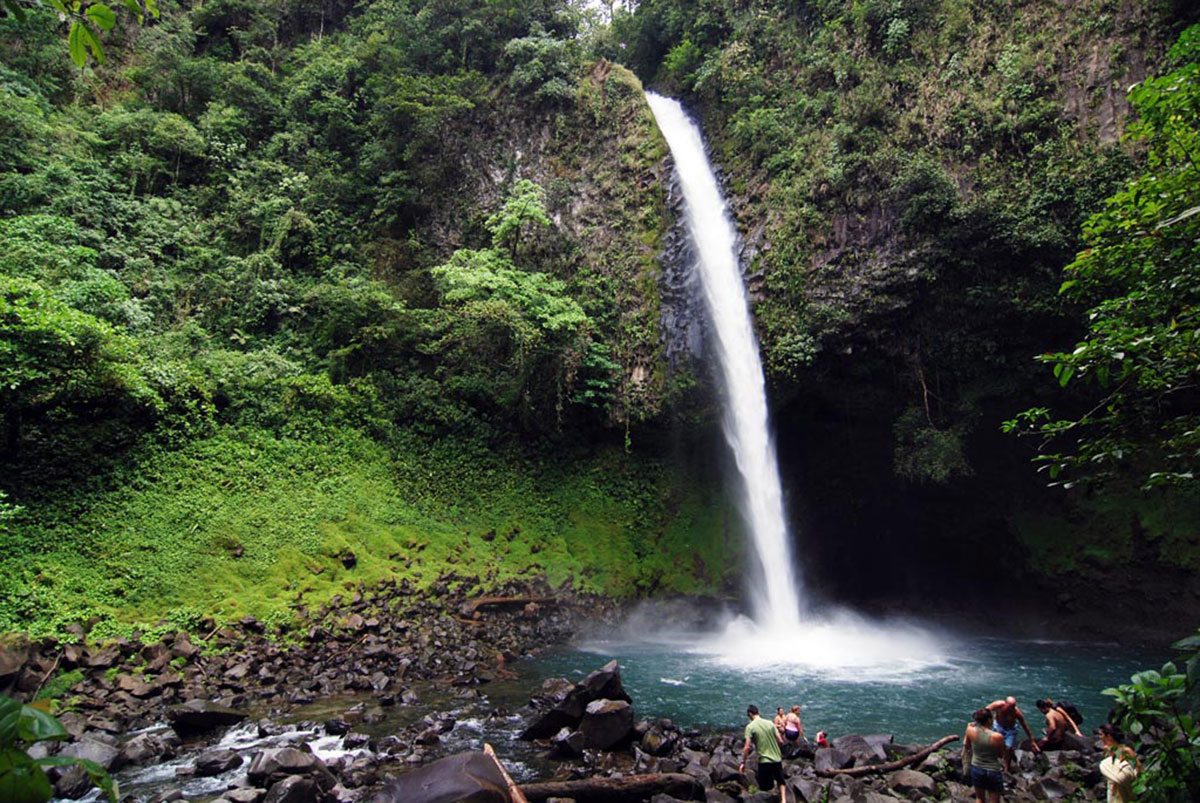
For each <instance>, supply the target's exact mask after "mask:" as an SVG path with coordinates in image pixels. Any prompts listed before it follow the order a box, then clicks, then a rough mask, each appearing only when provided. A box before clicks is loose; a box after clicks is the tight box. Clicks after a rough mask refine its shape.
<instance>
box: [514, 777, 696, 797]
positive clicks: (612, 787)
mask: <svg viewBox="0 0 1200 803" xmlns="http://www.w3.org/2000/svg"><path fill="white" fill-rule="evenodd" d="M521 791H522V792H524V793H525V797H527V798H528V799H529V803H540V801H543V800H546V799H548V798H552V797H565V798H573V799H574V800H575V801H577V803H627V802H628V801H631V800H646V799H649V798H651V797H653V796H654V795H657V794H664V795H670V796H671V797H676V798H679V799H680V800H704V787H703V786H701V785H700V782H699V781H697V780H696V779H695V778H693V777H692V776H690V775H684V774H683V773H681V772H662V773H655V774H653V775H625V776H621V777H614V778H580V779H579V780H577V781H544V782H542V783H527V784H523V785H522V786H521Z"/></svg>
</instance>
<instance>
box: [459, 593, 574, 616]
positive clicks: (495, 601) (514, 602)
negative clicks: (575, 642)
mask: <svg viewBox="0 0 1200 803" xmlns="http://www.w3.org/2000/svg"><path fill="white" fill-rule="evenodd" d="M531 602H535V603H537V604H539V605H555V604H557V603H558V600H556V599H555V598H554V597H478V598H476V599H473V600H471V601H470V602H467V603H465V604H464V605H463V607H462V611H463V613H464V614H466V615H467V616H473V615H474V614H475V612H476V611H477V610H479V609H480V608H516V607H524V606H526V605H528V604H529V603H531Z"/></svg>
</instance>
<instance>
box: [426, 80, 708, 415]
mask: <svg viewBox="0 0 1200 803" xmlns="http://www.w3.org/2000/svg"><path fill="white" fill-rule="evenodd" d="M454 137H455V141H454V142H453V143H450V144H449V146H448V147H450V148H451V149H453V150H455V151H456V152H459V153H461V154H462V159H461V165H460V167H461V169H460V170H459V172H458V175H459V176H460V179H459V181H458V183H457V184H455V185H454V186H451V187H449V188H448V191H447V192H446V194H445V195H444V196H443V197H441V198H439V199H437V201H436V202H435V204H434V209H433V213H432V219H431V222H430V226H429V230H430V232H431V238H432V243H431V246H432V248H433V249H434V250H435V251H436V252H438V253H439V254H448V253H449V252H450V251H452V250H453V249H455V248H459V247H471V246H472V245H474V244H475V242H474V241H475V240H477V239H478V238H479V236H480V232H481V230H482V225H481V217H480V210H489V209H494V208H496V207H497V206H498V205H499V203H500V201H501V199H502V198H503V195H504V193H505V191H506V189H507V188H508V186H510V185H511V183H512V182H513V181H515V180H517V179H521V178H528V179H532V180H533V181H535V182H537V183H538V184H540V185H541V186H542V187H544V188H545V189H546V190H547V205H548V208H549V212H550V214H551V217H552V219H553V221H554V231H552V232H549V233H545V234H542V235H540V236H539V240H538V242H537V243H536V244H535V245H534V249H535V252H536V253H537V254H538V256H539V257H541V258H542V259H543V262H545V263H547V264H550V265H552V266H553V269H554V271H555V273H556V274H557V275H558V276H559V277H560V278H563V279H566V280H567V281H568V282H569V286H570V289H571V292H572V294H573V295H574V296H575V297H576V298H577V299H578V300H579V301H580V303H581V304H582V305H583V306H584V308H585V310H587V311H588V312H589V314H592V315H593V317H594V318H595V320H596V323H597V325H598V327H599V329H600V330H601V331H600V335H601V337H602V339H603V340H604V341H605V342H607V343H608V344H609V345H611V347H612V354H611V357H612V359H613V361H614V362H615V363H617V364H618V365H619V366H620V369H619V370H620V379H619V388H618V391H617V400H618V401H617V404H616V405H615V406H614V407H613V409H612V411H611V420H612V423H614V424H617V423H619V424H622V425H623V424H624V423H625V422H626V421H627V420H632V421H633V422H638V421H645V420H650V419H654V418H656V417H657V416H659V415H661V414H662V413H663V412H664V409H665V404H666V401H667V397H668V396H669V395H670V394H671V392H672V390H671V388H670V387H669V377H670V373H669V370H668V367H669V366H670V365H678V362H679V360H678V355H679V354H681V353H686V352H688V351H689V350H694V349H695V348H696V341H697V337H698V335H697V332H696V329H695V326H696V321H697V317H696V315H695V314H694V311H693V310H692V309H691V308H690V305H691V304H692V301H691V298H690V291H689V290H688V282H689V280H688V274H687V272H686V271H683V270H681V269H680V266H681V265H682V264H683V262H682V249H683V248H684V247H685V246H684V245H683V243H682V241H681V239H680V237H679V235H678V233H677V232H676V231H675V230H674V229H673V228H672V226H673V225H674V222H675V221H674V217H673V214H672V212H671V210H670V209H669V208H668V205H669V193H670V164H669V161H668V159H667V149H666V143H665V142H664V141H663V139H662V137H661V135H660V134H659V133H658V129H657V127H656V126H655V124H654V120H653V116H652V114H651V112H650V109H649V107H648V106H647V105H646V102H645V97H644V94H643V90H642V85H641V82H640V81H639V80H638V79H637V78H636V77H635V76H634V75H633V74H632V73H631V72H629V71H628V70H627V69H625V68H624V67H621V66H619V65H616V64H613V63H611V62H608V61H603V60H601V61H599V62H596V63H594V64H591V65H589V66H588V67H587V68H586V73H585V75H583V76H582V78H581V80H580V82H579V85H578V88H577V91H576V94H575V96H574V98H573V99H572V100H571V101H570V102H568V103H566V104H564V105H561V106H557V107H555V106H550V107H543V108H537V107H535V108H529V107H525V106H522V105H520V104H519V102H518V101H517V99H514V98H511V97H505V96H499V97H497V99H496V102H495V103H494V104H492V105H490V106H489V107H487V108H486V109H481V110H480V111H478V112H477V113H476V114H475V115H474V116H473V117H472V119H471V121H470V124H469V125H468V126H467V127H465V128H464V129H463V130H461V131H458V132H455V134H454ZM664 254H666V256H665V257H664Z"/></svg>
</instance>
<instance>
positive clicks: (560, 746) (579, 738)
mask: <svg viewBox="0 0 1200 803" xmlns="http://www.w3.org/2000/svg"><path fill="white" fill-rule="evenodd" d="M583 748H584V738H583V733H582V732H580V731H573V730H571V729H570V728H563V729H562V730H560V731H559V732H558V733H556V734H554V738H552V739H551V740H550V753H549V757H550V758H578V757H579V756H581V755H583Z"/></svg>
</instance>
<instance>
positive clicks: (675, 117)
mask: <svg viewBox="0 0 1200 803" xmlns="http://www.w3.org/2000/svg"><path fill="white" fill-rule="evenodd" d="M646 99H647V101H648V102H649V104H650V109H651V110H652V111H653V112H654V117H655V120H656V121H657V122H658V127H659V129H660V130H661V131H662V133H663V136H664V137H665V138H666V140H667V145H668V146H669V147H670V149H671V155H672V157H674V160H675V170H676V172H677V174H678V178H679V185H680V187H681V188H682V190H683V201H684V209H685V212H686V224H687V231H688V235H689V237H690V238H691V241H692V244H693V246H694V250H695V253H696V271H697V273H698V274H699V276H700V281H701V285H702V287H703V291H704V300H705V306H706V308H707V309H708V313H709V316H710V318H711V319H712V324H713V334H714V341H715V346H716V352H717V366H718V378H719V380H720V386H721V396H722V402H723V407H722V419H721V422H722V429H723V430H724V433H725V440H726V442H727V443H728V444H729V448H730V451H731V452H732V453H733V457H734V461H735V463H736V465H737V470H738V477H739V484H740V488H739V507H740V509H741V512H742V515H743V517H744V518H745V520H746V525H747V527H748V529H749V531H750V535H751V539H752V542H753V545H754V549H755V554H756V557H757V561H758V568H759V570H760V571H759V573H758V581H757V582H752V583H751V584H750V589H749V590H750V600H751V604H752V605H753V612H754V619H755V622H756V624H757V625H758V626H759V627H760V628H763V629H764V630H768V631H773V632H776V633H786V632H795V631H796V630H797V629H798V627H799V624H800V599H801V594H800V585H799V582H798V580H797V578H796V577H795V575H794V573H793V567H792V555H791V548H790V545H789V539H788V531H787V525H786V523H785V521H784V512H783V490H782V487H781V484H780V480H779V467H778V465H777V463H776V459H775V443H774V440H773V439H772V437H771V428H770V422H769V420H768V414H767V394H766V387H765V383H764V380H763V371H762V362H761V360H760V358H759V353H758V342H757V340H756V339H755V337H754V327H753V325H752V322H751V319H750V308H749V304H748V303H747V300H746V290H745V287H744V285H743V282H742V273H741V269H740V265H739V261H738V253H737V233H736V231H735V229H734V227H733V221H732V220H731V219H730V216H729V212H728V210H727V208H726V205H725V199H724V198H723V197H722V195H721V189H720V187H719V186H718V184H717V177H716V176H715V175H714V174H713V170H712V166H711V165H710V164H709V161H708V155H707V153H706V152H705V148H704V141H703V139H702V137H701V135H700V129H699V128H698V127H697V126H696V124H695V123H693V122H692V121H691V120H690V119H689V118H688V116H687V114H686V113H685V112H684V111H683V108H682V107H681V106H680V105H679V103H678V102H677V101H674V100H671V99H670V98H664V97H662V96H660V95H655V94H654V93H649V92H648V93H647V94H646Z"/></svg>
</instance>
